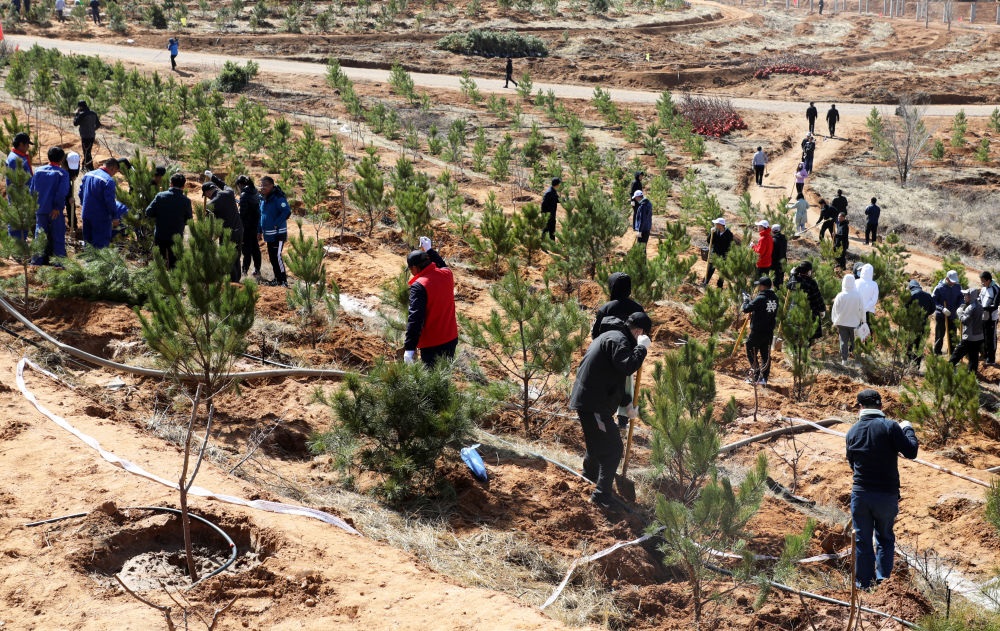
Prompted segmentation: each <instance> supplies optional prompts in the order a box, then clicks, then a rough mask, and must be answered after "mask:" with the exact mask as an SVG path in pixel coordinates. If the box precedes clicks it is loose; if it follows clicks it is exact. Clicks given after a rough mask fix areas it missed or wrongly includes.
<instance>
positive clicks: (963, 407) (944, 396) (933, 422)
mask: <svg viewBox="0 0 1000 631" xmlns="http://www.w3.org/2000/svg"><path fill="white" fill-rule="evenodd" d="M926 366H927V370H926V373H925V374H924V380H923V382H922V383H920V384H916V383H914V382H912V381H911V382H907V383H906V384H905V385H904V386H903V392H902V396H901V397H900V399H899V402H900V404H902V406H903V407H904V408H906V413H905V414H904V416H905V417H906V419H907V420H909V421H910V422H912V423H913V424H914V425H916V426H917V427H919V428H921V430H922V432H923V433H926V434H928V435H929V436H930V439H931V441H932V442H934V443H936V444H938V445H945V444H947V443H948V441H949V440H951V439H952V438H955V437H956V436H958V435H959V434H961V433H962V432H963V431H965V429H966V427H968V426H969V425H972V426H973V427H978V426H979V384H978V383H976V374H975V373H973V372H971V371H970V370H969V369H968V368H967V367H966V366H965V365H964V364H959V365H958V366H953V365H952V364H951V362H950V361H948V358H947V357H940V356H938V355H928V356H927V363H926Z"/></svg>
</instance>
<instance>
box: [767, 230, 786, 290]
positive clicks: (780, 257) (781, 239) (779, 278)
mask: <svg viewBox="0 0 1000 631" xmlns="http://www.w3.org/2000/svg"><path fill="white" fill-rule="evenodd" d="M771 238H772V239H773V241H774V251H773V252H771V276H773V277H774V279H773V280H774V284H775V285H776V286H778V287H780V286H781V284H782V283H784V282H785V258H786V257H787V256H788V239H787V238H785V234H784V233H783V232H782V231H781V226H780V225H779V224H774V225H773V226H771Z"/></svg>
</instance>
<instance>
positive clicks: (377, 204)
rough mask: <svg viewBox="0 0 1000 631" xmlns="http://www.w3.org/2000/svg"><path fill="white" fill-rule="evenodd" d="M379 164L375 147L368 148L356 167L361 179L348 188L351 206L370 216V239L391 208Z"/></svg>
mask: <svg viewBox="0 0 1000 631" xmlns="http://www.w3.org/2000/svg"><path fill="white" fill-rule="evenodd" d="M378 164H379V155H378V153H376V152H375V148H374V147H368V149H367V151H366V154H365V155H364V156H362V158H361V160H360V161H359V162H358V163H357V164H356V165H355V167H354V168H355V169H356V170H357V173H358V176H359V177H358V179H356V180H354V182H352V183H351V186H350V187H349V188H348V199H349V200H350V202H351V204H353V205H354V207H355V208H357V209H358V210H359V211H362V212H364V213H365V214H366V215H367V216H368V236H369V237H370V236H372V233H373V232H375V222H376V221H377V220H378V218H379V217H380V216H381V215H383V214H384V213H385V211H386V209H387V208H388V206H389V200H388V195H387V194H386V191H385V179H384V178H383V177H382V171H381V170H380V169H379V167H378Z"/></svg>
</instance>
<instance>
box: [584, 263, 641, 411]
mask: <svg viewBox="0 0 1000 631" xmlns="http://www.w3.org/2000/svg"><path fill="white" fill-rule="evenodd" d="M608 296H609V297H610V300H609V301H608V302H606V303H604V304H603V305H601V306H600V307H598V308H597V314H596V315H595V317H594V325H593V326H592V327H591V328H590V339H592V340H595V339H597V337H598V336H599V335H600V334H601V333H603V332H604V331H605V328H604V326H603V323H604V319H605V318H608V317H615V318H618V319H619V320H623V321H624V320H627V319H628V317H629V316H630V315H632V314H633V313H640V312H641V313H645V312H646V309H645V308H643V306H642V305H640V304H639V303H638V302H636V301H635V300H632V298H631V296H632V277H631V276H629V275H628V274H626V273H625V272H614V273H613V274H611V275H610V276H608ZM633 387H634V384H633V382H632V377H628V378H626V380H625V391H626V392H632V389H633ZM617 417H618V426H619V427H622V428H624V427H627V426H628V410H627V409H626V408H625V407H624V406H619V408H618V412H617Z"/></svg>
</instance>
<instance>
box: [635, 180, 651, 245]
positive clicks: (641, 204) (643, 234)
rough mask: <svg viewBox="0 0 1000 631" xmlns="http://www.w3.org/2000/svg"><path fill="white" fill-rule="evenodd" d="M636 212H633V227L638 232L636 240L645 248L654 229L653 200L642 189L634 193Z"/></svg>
mask: <svg viewBox="0 0 1000 631" xmlns="http://www.w3.org/2000/svg"><path fill="white" fill-rule="evenodd" d="M632 201H633V202H634V203H635V212H633V213H632V228H633V229H634V230H635V232H636V237H635V242H636V243H641V244H642V247H643V249H645V248H646V242H648V241H649V233H650V232H652V231H653V202H651V201H649V200H648V199H647V198H646V196H645V195H644V194H643V192H642V191H636V192H634V193H632Z"/></svg>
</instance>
